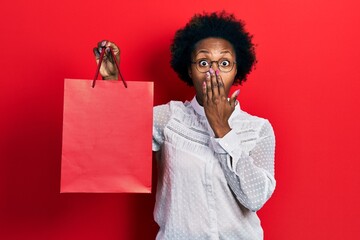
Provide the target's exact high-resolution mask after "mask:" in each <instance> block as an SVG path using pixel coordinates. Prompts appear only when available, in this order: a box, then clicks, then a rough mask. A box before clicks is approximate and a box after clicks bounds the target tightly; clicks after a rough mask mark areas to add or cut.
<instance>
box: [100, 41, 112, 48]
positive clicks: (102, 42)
mask: <svg viewBox="0 0 360 240" xmlns="http://www.w3.org/2000/svg"><path fill="white" fill-rule="evenodd" d="M108 42H109V41H108V40H101V41H100V42H98V44H97V46H98V48H105V47H106V44H107V43H108Z"/></svg>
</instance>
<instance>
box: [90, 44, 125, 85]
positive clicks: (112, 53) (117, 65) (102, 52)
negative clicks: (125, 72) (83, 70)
mask: <svg viewBox="0 0 360 240" xmlns="http://www.w3.org/2000/svg"><path fill="white" fill-rule="evenodd" d="M106 48H107V47H105V46H103V47H101V49H102V51H101V54H100V58H99V64H98V66H97V69H96V73H95V77H94V80H93V82H92V87H93V88H94V87H95V83H96V79H97V78H98V76H99V72H100V67H101V63H102V61H103V60H104V55H105V50H106ZM109 49H110V52H111V56H112V58H113V59H114V62H115V65H116V68H117V70H118V72H119V76H120V78H121V80H122V82H123V83H124V86H125V88H127V83H126V82H125V80H124V78H123V76H122V75H121V72H120V67H119V63H118V62H117V60H116V57H115V54H114V51H113V50H112V49H111V48H109Z"/></svg>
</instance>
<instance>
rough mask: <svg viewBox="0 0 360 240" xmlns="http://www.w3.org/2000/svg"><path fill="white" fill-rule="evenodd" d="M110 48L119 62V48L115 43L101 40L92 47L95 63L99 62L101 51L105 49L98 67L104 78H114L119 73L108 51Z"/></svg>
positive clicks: (116, 77)
mask: <svg viewBox="0 0 360 240" xmlns="http://www.w3.org/2000/svg"><path fill="white" fill-rule="evenodd" d="M104 47H105V48H104ZM110 48H111V49H112V50H113V52H114V55H115V57H116V60H117V62H118V63H119V64H120V49H119V47H118V46H116V45H115V43H113V42H110V41H107V40H103V41H101V42H99V43H98V44H97V47H95V48H94V49H93V52H94V55H95V59H96V63H97V64H99V58H100V54H101V51H102V50H104V49H105V54H104V58H103V61H102V63H101V67H100V75H101V77H102V79H104V80H116V79H118V75H119V73H118V70H117V68H116V65H115V61H114V59H113V57H112V55H111V52H110Z"/></svg>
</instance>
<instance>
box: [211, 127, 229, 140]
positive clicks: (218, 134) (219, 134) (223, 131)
mask: <svg viewBox="0 0 360 240" xmlns="http://www.w3.org/2000/svg"><path fill="white" fill-rule="evenodd" d="M230 131H231V128H230V126H225V127H222V128H217V129H216V130H214V134H215V137H216V138H222V137H224V136H225V135H226V134H228V133H229V132H230Z"/></svg>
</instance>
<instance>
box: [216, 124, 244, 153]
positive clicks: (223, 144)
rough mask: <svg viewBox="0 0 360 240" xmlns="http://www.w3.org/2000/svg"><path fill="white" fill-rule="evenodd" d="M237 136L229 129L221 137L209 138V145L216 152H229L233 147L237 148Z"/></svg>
mask: <svg viewBox="0 0 360 240" xmlns="http://www.w3.org/2000/svg"><path fill="white" fill-rule="evenodd" d="M238 139H239V136H238V135H237V134H236V132H235V131H234V130H230V132H228V133H227V134H226V135H225V136H223V137H222V138H214V137H211V138H210V142H211V145H212V147H213V149H214V151H215V152H216V153H220V154H225V153H231V152H232V151H233V150H234V149H236V148H239V144H238Z"/></svg>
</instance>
